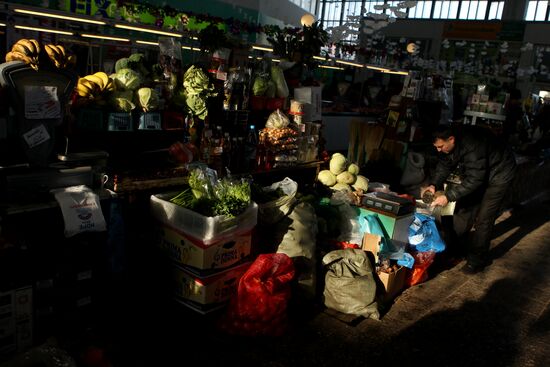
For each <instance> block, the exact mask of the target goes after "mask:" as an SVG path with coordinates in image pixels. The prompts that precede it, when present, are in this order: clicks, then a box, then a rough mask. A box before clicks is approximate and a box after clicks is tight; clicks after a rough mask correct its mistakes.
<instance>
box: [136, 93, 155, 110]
mask: <svg viewBox="0 0 550 367" xmlns="http://www.w3.org/2000/svg"><path fill="white" fill-rule="evenodd" d="M136 95H137V104H138V106H139V107H141V109H142V110H143V112H149V111H154V110H156V109H157V108H158V107H159V96H158V93H157V91H156V90H154V89H151V88H139V89H138V91H137V93H136Z"/></svg>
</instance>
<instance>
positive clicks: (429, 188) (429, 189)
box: [420, 185, 435, 197]
mask: <svg viewBox="0 0 550 367" xmlns="http://www.w3.org/2000/svg"><path fill="white" fill-rule="evenodd" d="M426 192H431V193H432V194H435V186H434V185H430V186H425V187H421V188H420V197H423V196H424V193H426Z"/></svg>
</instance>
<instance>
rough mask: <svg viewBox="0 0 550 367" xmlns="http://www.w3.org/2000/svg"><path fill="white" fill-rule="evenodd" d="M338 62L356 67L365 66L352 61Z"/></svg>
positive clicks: (338, 61)
mask: <svg viewBox="0 0 550 367" xmlns="http://www.w3.org/2000/svg"><path fill="white" fill-rule="evenodd" d="M336 62H337V63H339V64H344V65H350V66H355V67H358V68H362V67H363V64H357V63H355V62H350V61H344V60H336Z"/></svg>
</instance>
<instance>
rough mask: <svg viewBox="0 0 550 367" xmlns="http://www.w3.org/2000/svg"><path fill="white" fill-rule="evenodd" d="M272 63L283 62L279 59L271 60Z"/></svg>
mask: <svg viewBox="0 0 550 367" xmlns="http://www.w3.org/2000/svg"><path fill="white" fill-rule="evenodd" d="M271 61H273V62H281V60H279V59H271Z"/></svg>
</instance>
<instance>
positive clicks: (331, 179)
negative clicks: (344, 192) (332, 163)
mask: <svg viewBox="0 0 550 367" xmlns="http://www.w3.org/2000/svg"><path fill="white" fill-rule="evenodd" d="M317 179H318V180H319V182H321V183H322V184H323V185H325V186H329V187H330V186H334V184H335V183H336V176H334V175H333V174H332V172H330V171H329V170H328V169H324V170H322V171H320V172H319V173H318V174H317Z"/></svg>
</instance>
